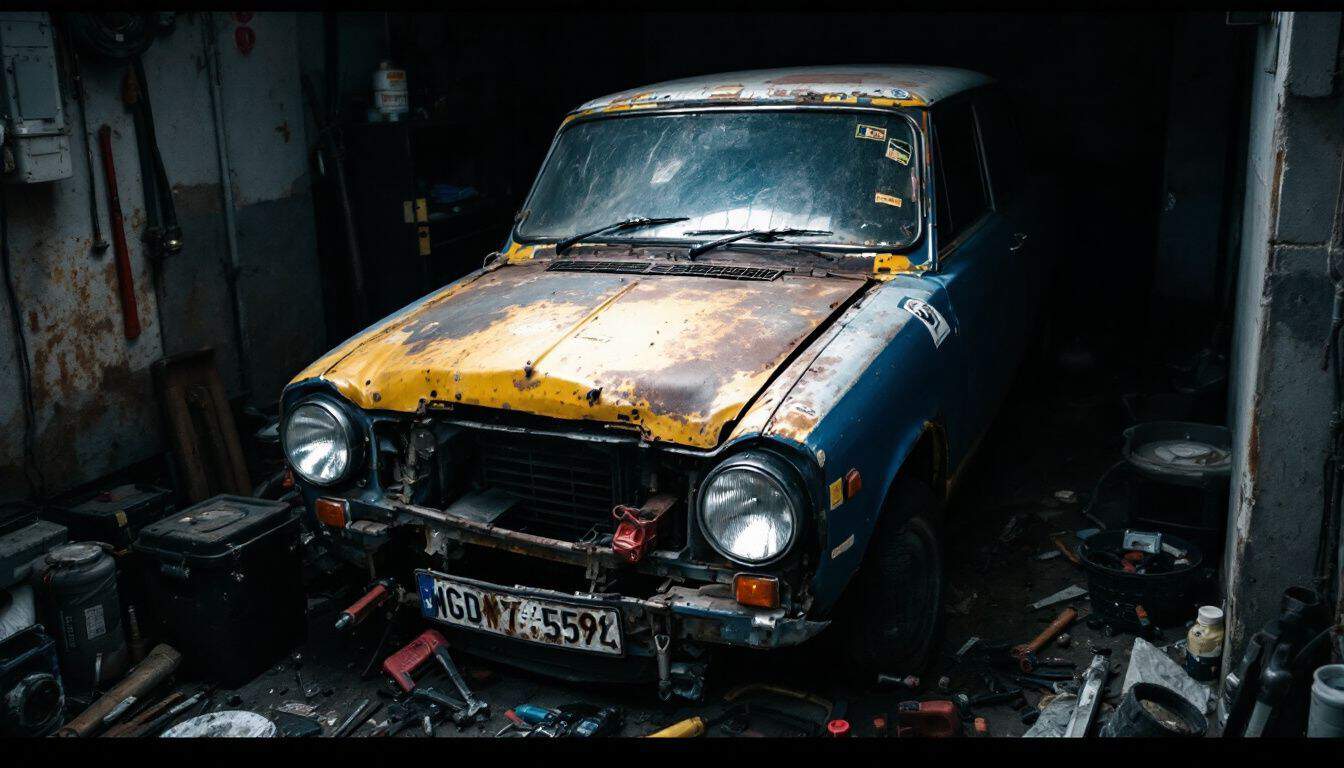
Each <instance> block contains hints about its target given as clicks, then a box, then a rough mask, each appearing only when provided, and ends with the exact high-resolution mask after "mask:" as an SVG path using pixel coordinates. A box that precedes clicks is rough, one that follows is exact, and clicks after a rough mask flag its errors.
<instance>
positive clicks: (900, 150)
mask: <svg viewBox="0 0 1344 768" xmlns="http://www.w3.org/2000/svg"><path fill="white" fill-rule="evenodd" d="M887 159H888V160H895V161H896V162H898V163H900V164H901V165H909V164H910V145H909V144H906V143H905V142H904V141H901V140H900V139H888V140H887Z"/></svg>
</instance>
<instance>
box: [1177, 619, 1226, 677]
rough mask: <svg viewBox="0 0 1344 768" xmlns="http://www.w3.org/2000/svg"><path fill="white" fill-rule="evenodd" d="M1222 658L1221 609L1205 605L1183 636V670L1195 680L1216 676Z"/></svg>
mask: <svg viewBox="0 0 1344 768" xmlns="http://www.w3.org/2000/svg"><path fill="white" fill-rule="evenodd" d="M1222 660H1223V609H1222V608H1219V607H1217V606H1215V605H1206V606H1203V607H1201V608H1200V609H1199V615H1198V616H1197V617H1196V618H1195V623H1194V625H1193V626H1191V627H1190V631H1189V632H1188V633H1187V634H1186V636H1185V671H1186V672H1188V673H1190V676H1191V677H1193V678H1195V679H1196V680H1202V681H1208V680H1212V679H1214V678H1215V677H1217V676H1218V668H1219V666H1221V663H1222Z"/></svg>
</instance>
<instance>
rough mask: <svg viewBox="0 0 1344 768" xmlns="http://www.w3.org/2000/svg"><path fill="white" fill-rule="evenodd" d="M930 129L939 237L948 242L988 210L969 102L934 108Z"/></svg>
mask: <svg viewBox="0 0 1344 768" xmlns="http://www.w3.org/2000/svg"><path fill="white" fill-rule="evenodd" d="M933 131H934V145H935V147H936V151H937V153H938V200H937V202H936V203H935V205H937V215H938V230H939V240H940V241H941V242H943V243H948V242H951V241H952V240H955V239H956V238H957V236H958V235H960V234H961V233H962V232H964V231H965V230H966V228H967V227H969V226H970V225H971V224H974V223H975V221H976V220H977V219H979V218H980V216H981V215H983V214H984V213H985V212H987V211H988V210H989V196H988V194H987V192H986V189H985V178H984V173H983V172H982V171H981V168H980V151H979V147H978V144H977V141H976V129H975V115H974V113H973V112H972V111H971V102H970V101H969V100H963V101H958V102H955V103H953V104H949V105H947V106H944V107H941V108H939V109H936V110H935V111H934V114H933Z"/></svg>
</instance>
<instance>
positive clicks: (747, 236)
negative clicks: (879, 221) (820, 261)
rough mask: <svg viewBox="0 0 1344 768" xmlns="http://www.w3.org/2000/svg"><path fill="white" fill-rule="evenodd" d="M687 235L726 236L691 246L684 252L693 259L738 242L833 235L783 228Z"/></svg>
mask: <svg viewBox="0 0 1344 768" xmlns="http://www.w3.org/2000/svg"><path fill="white" fill-rule="evenodd" d="M683 234H687V235H720V234H723V235H727V236H726V237H721V238H719V239H718V240H710V241H709V242H708V243H701V244H699V245H693V246H691V249H690V250H689V251H687V252H686V256H687V257H688V258H691V259H694V258H695V257H697V256H700V255H703V254H706V253H709V252H710V251H712V250H715V249H716V248H722V247H723V246H725V245H728V244H729V243H735V242H737V241H738V240H760V241H762V242H771V241H774V240H779V239H781V238H785V237H806V236H814V237H816V236H821V235H830V234H834V233H833V232H831V230H829V229H796V228H794V227H784V228H781V229H748V230H740V231H739V230H732V229H700V230H694V231H691V232H685V233H683Z"/></svg>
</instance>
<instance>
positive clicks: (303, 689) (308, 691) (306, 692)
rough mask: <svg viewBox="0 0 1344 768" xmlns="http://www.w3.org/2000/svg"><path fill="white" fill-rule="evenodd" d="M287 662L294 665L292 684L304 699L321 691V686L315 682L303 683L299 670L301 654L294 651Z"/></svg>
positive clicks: (301, 663) (301, 666) (301, 660)
mask: <svg viewBox="0 0 1344 768" xmlns="http://www.w3.org/2000/svg"><path fill="white" fill-rule="evenodd" d="M289 663H290V664H291V665H292V666H293V667H294V684H295V685H297V686H298V687H299V692H300V693H302V694H303V697H304V698H305V699H311V698H314V697H315V696H317V695H318V694H319V693H321V692H322V686H320V685H317V684H316V683H305V682H303V677H302V676H301V675H300V674H299V670H300V669H302V668H303V654H301V653H295V654H294V655H293V656H291V657H290V658H289Z"/></svg>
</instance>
